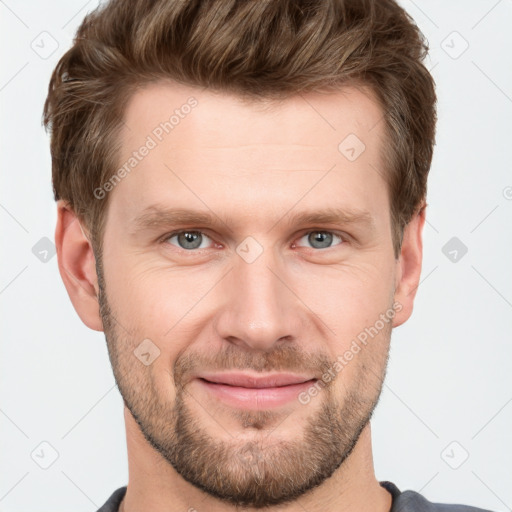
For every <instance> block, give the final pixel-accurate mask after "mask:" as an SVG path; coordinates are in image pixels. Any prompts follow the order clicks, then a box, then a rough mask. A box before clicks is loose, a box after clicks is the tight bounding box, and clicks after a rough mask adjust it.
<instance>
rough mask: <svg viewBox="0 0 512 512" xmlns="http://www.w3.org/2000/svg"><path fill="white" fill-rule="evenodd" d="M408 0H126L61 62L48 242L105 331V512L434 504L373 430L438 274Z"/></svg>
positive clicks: (417, 41)
mask: <svg viewBox="0 0 512 512" xmlns="http://www.w3.org/2000/svg"><path fill="white" fill-rule="evenodd" d="M426 51H427V46H426V43H425V42H424V40H423V38H422V35H421V33H420V32H419V30H418V29H417V27H416V26H415V25H414V23H413V22H412V20H411V19H410V18H409V17H408V16H407V14H406V13H405V12H404V11H403V10H402V9H401V8H400V7H399V6H398V5H397V4H396V3H395V2H394V1H393V0H379V1H370V0H358V1H356V0H351V1H343V0H329V1H327V0H316V1H309V2H305V1H304V2H303V1H296V2H291V1H285V0H271V1H270V0H265V1H261V0H258V1H256V0H244V1H238V2H236V1H233V0H211V1H204V0H203V1H198V0H196V1H194V0H156V1H149V0H133V1H130V2H126V1H121V0H113V1H111V2H109V3H107V4H105V5H103V6H102V7H101V8H99V9H97V10H96V11H94V12H93V13H91V14H89V15H87V17H86V18H85V19H84V21H83V23H82V25H81V26H80V28H79V30H78V33H77V37H76V39H75V41H74V44H73V47H72V48H71V49H70V50H69V51H68V52H67V53H66V54H65V55H64V56H63V57H62V59H61V61H60V62H59V64H58V66H57V67H56V69H55V71H54V73H53V76H52V79H51V83H50V88H49V94H48V98H47V101H46V104H45V123H46V126H47V127H49V128H51V131H52V143H51V144H52V159H53V160H52V162H53V181H54V189H55V198H56V200H57V201H58V223H57V228H56V246H57V253H58V261H59V269H60V273H61V276H62V278H63V280H64V283H65V285H66V288H67V290H68V293H69V296H70V298H71V301H72V302H73V305H74V307H75V309H76V311H77V313H78V314H79V316H80V318H81V319H82V321H83V322H84V323H85V324H86V325H87V326H88V327H90V328H91V329H95V330H98V331H104V332H105V336H106V340H107V345H108V350H109V355H110V360H111V363H112V368H113V371H114V375H115V378H116V382H117V384H118V387H119V390H120V392H121V395H122V397H123V400H124V404H125V410H124V414H125V422H126V435H127V443H128V464H129V475H130V478H129V484H128V486H127V487H122V488H120V489H118V490H117V491H116V492H114V494H113V495H112V496H111V497H110V499H109V500H108V501H107V503H105V505H104V506H103V507H102V508H101V509H100V511H102V512H106V511H117V510H119V511H122V512H135V511H138V512H141V511H144V510H147V511H152V512H160V511H164V510H165V511H178V510H188V511H194V510H197V511H203V510H204V511H209V512H210V511H211V512H217V511H235V510H238V508H239V507H243V508H244V510H259V509H262V508H264V507H265V508H267V509H268V510H276V511H277V510H279V511H286V512H292V511H293V512H295V511H299V510H300V511H302V510H307V511H310V512H313V511H316V510H322V511H328V512H331V511H332V512H334V511H337V512H340V511H343V512H349V511H381V512H384V511H389V510H392V511H395V512H398V511H405V510H413V511H416V510H418V511H419V510H421V511H442V510H448V509H449V510H460V511H471V510H473V511H475V510H477V509H474V508H471V507H466V506H459V507H456V508H446V507H445V506H443V505H435V504H432V503H430V502H428V501H427V500H426V499H425V498H423V497H422V496H420V495H419V494H417V493H415V492H411V491H408V492H405V493H401V492H400V491H399V490H398V487H397V486H395V485H394V484H392V483H391V482H379V481H377V479H376V478H375V475H374V470H373V463H372V447H371V434H370V423H369V420H370V418H371V415H372V412H373V410H374V408H375V406H376V404H377V402H378V399H379V395H380V392H381V388H382V383H383V380H384V376H385V371H386V363H387V357H388V351H389V344H390V337H391V331H392V328H393V327H397V326H399V325H401V324H403V323H404V322H405V321H407V319H408V318H409V317H410V315H411V313H412V308H413V300H414V297H415V294H416V290H417V287H418V284H419V278H420V273H421V263H422V230H423V225H424V222H425V208H426V183H427V175H428V171H429V168H430V164H431V159H432V152H433V146H434V134H435V123H436V112H435V104H436V96H435V92H434V83H433V80H432V77H431V76H430V75H429V73H428V72H427V70H426V68H425V67H424V65H423V64H422V60H423V59H424V57H425V54H426Z"/></svg>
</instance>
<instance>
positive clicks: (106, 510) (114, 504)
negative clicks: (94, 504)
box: [97, 486, 126, 512]
mask: <svg viewBox="0 0 512 512" xmlns="http://www.w3.org/2000/svg"><path fill="white" fill-rule="evenodd" d="M125 494H126V486H124V487H120V488H119V489H117V490H116V491H114V492H113V493H112V495H111V496H110V498H109V499H108V500H107V501H106V502H105V503H104V504H103V506H102V507H100V508H99V509H98V511H97V512H118V510H119V505H120V504H121V501H122V500H123V498H124V495H125Z"/></svg>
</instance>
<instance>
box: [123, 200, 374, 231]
mask: <svg viewBox="0 0 512 512" xmlns="http://www.w3.org/2000/svg"><path fill="white" fill-rule="evenodd" d="M281 221H283V222H285V224H286V225H287V226H288V227H291V226H294V225H300V224H339V225H344V226H360V227H364V228H366V229H367V230H368V231H374V230H375V220H374V218H373V216H372V215H371V214H370V212H369V211H367V210H360V209H355V208H322V209H321V210H311V211H303V212H300V213H296V214H293V215H289V214H288V213H286V214H284V215H283V216H282V217H281V218H280V219H277V220H276V222H275V223H274V225H273V226H272V228H271V229H273V228H274V227H275V226H276V225H277V224H278V223H280V222H281ZM172 225H194V226H199V225H205V226H206V225H208V226H214V227H220V226H221V225H223V226H224V227H228V229H229V230H230V231H231V228H230V227H229V222H226V221H224V220H223V219H221V218H220V217H219V216H218V215H216V214H215V213H213V212H212V211H209V212H208V211H199V210H190V209H187V208H169V207H161V206H159V205H151V206H148V207H147V208H145V209H144V210H143V211H142V212H141V214H140V215H138V216H137V217H136V218H135V219H134V220H133V229H132V233H133V234H135V233H136V232H138V231H144V230H149V229H156V228H160V227H164V226H172Z"/></svg>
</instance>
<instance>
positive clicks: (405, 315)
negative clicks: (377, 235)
mask: <svg viewBox="0 0 512 512" xmlns="http://www.w3.org/2000/svg"><path fill="white" fill-rule="evenodd" d="M426 208H427V205H426V204H424V205H423V206H422V207H421V209H420V210H419V211H418V212H417V213H416V214H415V215H414V216H413V218H412V219H411V221H410V222H409V224H407V226H405V228H404V236H403V240H402V249H401V252H400V256H399V258H398V260H397V262H396V266H397V268H396V280H395V302H398V303H399V304H400V305H401V309H400V307H395V311H396V314H395V316H394V318H393V327H398V326H399V325H402V324H403V323H404V322H406V321H407V320H408V319H409V317H410V316H411V314H412V310H413V303H414V297H415V296H416V290H417V289H418V286H419V282H420V275H421V263H422V259H423V240H422V235H423V226H424V224H425V214H426Z"/></svg>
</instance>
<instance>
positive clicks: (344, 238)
mask: <svg viewBox="0 0 512 512" xmlns="http://www.w3.org/2000/svg"><path fill="white" fill-rule="evenodd" d="M182 233H199V234H201V235H202V236H206V237H208V238H209V239H210V240H212V241H213V242H214V243H217V242H215V240H213V239H212V237H210V236H209V235H208V234H207V233H205V232H204V231H201V230H199V229H180V230H179V231H173V232H172V233H168V234H166V235H164V236H163V237H162V238H161V239H160V240H159V242H160V243H162V244H165V243H166V242H168V240H169V239H170V238H173V237H174V236H176V235H180V234H182ZM311 233H329V234H331V235H334V236H335V237H338V238H339V239H340V240H341V243H339V244H337V245H333V246H331V247H326V248H325V249H316V248H315V247H305V248H306V249H311V250H312V251H315V252H319V251H325V250H328V249H333V248H334V247H337V246H339V245H344V244H346V243H347V242H348V241H349V237H348V235H345V234H344V233H343V234H342V233H338V232H336V231H331V230H328V229H309V230H308V231H305V232H303V233H302V234H301V235H300V236H299V238H298V239H301V238H303V237H304V236H306V235H309V234H311ZM169 245H174V244H169ZM294 246H295V242H294ZM174 247H175V248H176V249H178V250H180V251H183V252H188V253H200V252H201V251H204V250H206V249H183V248H181V247H178V246H176V245H174ZM301 247H302V246H301Z"/></svg>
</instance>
